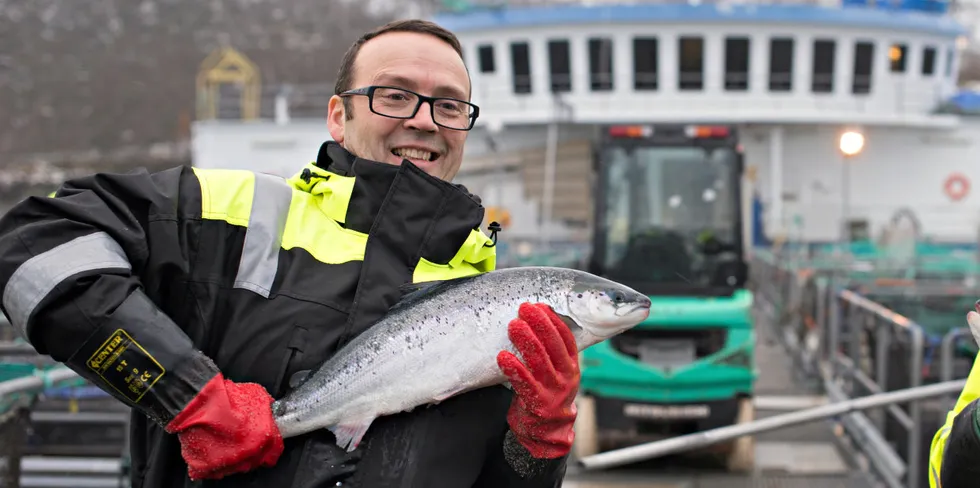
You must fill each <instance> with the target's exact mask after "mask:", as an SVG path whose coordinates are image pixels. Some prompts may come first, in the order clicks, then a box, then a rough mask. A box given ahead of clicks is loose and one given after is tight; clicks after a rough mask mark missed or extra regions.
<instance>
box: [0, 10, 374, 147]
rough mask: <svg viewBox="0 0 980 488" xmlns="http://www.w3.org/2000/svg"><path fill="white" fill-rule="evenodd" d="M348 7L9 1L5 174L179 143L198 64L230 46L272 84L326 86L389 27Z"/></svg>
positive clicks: (4, 34)
mask: <svg viewBox="0 0 980 488" xmlns="http://www.w3.org/2000/svg"><path fill="white" fill-rule="evenodd" d="M368 4H369V2H363V1H350V0H71V1H65V0H0V107H2V108H0V166H2V165H4V164H5V163H4V161H9V160H11V159H14V158H13V156H15V155H20V154H27V153H35V152H53V151H74V150H89V149H97V150H106V149H111V148H116V147H119V146H124V145H133V144H136V145H144V144H151V143H155V142H167V141H175V140H181V139H183V138H185V137H186V135H187V131H188V125H189V121H190V120H191V118H192V117H193V116H194V97H195V93H194V82H195V76H196V75H197V70H198V67H199V65H200V63H201V62H202V61H203V60H204V58H205V57H206V56H207V55H208V54H209V53H210V52H211V51H212V50H214V49H215V48H216V47H219V46H221V45H230V46H232V47H234V48H235V49H238V50H239V51H241V52H242V53H244V54H245V55H246V56H248V57H249V58H251V59H252V60H253V61H254V62H255V63H256V64H257V65H258V66H259V68H260V70H261V74H262V78H263V83H264V84H269V85H271V84H276V83H280V82H289V83H325V82H326V83H329V82H331V81H332V80H333V76H334V73H335V71H336V69H337V66H338V64H339V62H340V58H341V57H342V56H343V53H344V51H345V50H346V49H347V47H348V45H349V44H350V43H351V42H352V41H353V40H354V39H355V38H356V37H357V36H358V35H359V34H360V33H361V32H363V31H364V30H367V29H370V28H372V27H373V26H376V25H378V24H381V23H383V22H385V21H387V20H389V19H390V16H388V15H387V14H378V13H374V14H370V13H368V12H366V11H365V9H366V8H367V7H366V5H368Z"/></svg>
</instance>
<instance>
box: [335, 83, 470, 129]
mask: <svg viewBox="0 0 980 488" xmlns="http://www.w3.org/2000/svg"><path fill="white" fill-rule="evenodd" d="M350 95H364V96H366V97H368V105H369V106H370V107H371V111H372V112H374V113H376V114H378V115H382V116H384V117H391V118H393V119H411V118H413V117H415V114H417V113H418V111H419V107H421V106H422V103H423V102H428V103H429V111H430V113H431V114H432V120H433V121H435V123H436V125H439V126H440V127H445V128H447V129H452V130H470V129H472V128H473V124H474V123H475V122H476V118H477V117H478V116H479V115H480V107H477V106H476V105H473V104H472V103H470V102H465V101H463V100H457V99H455V98H447V97H427V96H425V95H421V94H419V93H415V92H413V91H411V90H406V89H404V88H398V87H394V86H365V87H363V88H354V89H353V90H347V91H345V92H343V93H341V94H340V96H342V97H343V96H350Z"/></svg>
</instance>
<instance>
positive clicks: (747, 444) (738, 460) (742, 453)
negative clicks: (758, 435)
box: [725, 398, 755, 473]
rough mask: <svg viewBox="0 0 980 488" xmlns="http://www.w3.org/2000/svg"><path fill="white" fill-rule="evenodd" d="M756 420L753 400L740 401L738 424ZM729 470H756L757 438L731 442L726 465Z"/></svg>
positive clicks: (745, 437) (742, 471)
mask: <svg viewBox="0 0 980 488" xmlns="http://www.w3.org/2000/svg"><path fill="white" fill-rule="evenodd" d="M753 420H755V405H754V404H753V403H752V399H751V398H742V399H740V400H739V401H738V416H737V417H736V419H735V423H736V424H745V423H748V422H752V421H753ZM725 464H726V465H727V467H728V470H729V471H731V472H735V473H750V472H752V470H753V469H754V468H755V437H754V436H743V437H739V438H738V439H735V440H734V441H732V442H731V444H730V445H729V449H728V455H727V459H726V463H725Z"/></svg>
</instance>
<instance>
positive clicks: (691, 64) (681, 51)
mask: <svg viewBox="0 0 980 488" xmlns="http://www.w3.org/2000/svg"><path fill="white" fill-rule="evenodd" d="M677 48H678V53H677V58H678V60H679V62H680V66H679V68H680V73H679V80H678V81H679V88H680V89H681V90H701V89H703V88H704V39H703V38H701V37H681V38H680V39H679V40H678V45H677Z"/></svg>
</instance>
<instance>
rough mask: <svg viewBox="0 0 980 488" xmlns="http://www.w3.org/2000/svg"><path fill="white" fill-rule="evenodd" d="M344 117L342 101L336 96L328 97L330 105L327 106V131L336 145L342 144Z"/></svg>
mask: <svg viewBox="0 0 980 488" xmlns="http://www.w3.org/2000/svg"><path fill="white" fill-rule="evenodd" d="M346 116H347V112H346V111H345V109H344V99H343V98H341V97H339V96H337V95H334V96H332V97H330V104H329V105H328V106H327V130H329V131H330V137H332V138H333V140H335V141H337V143H338V144H343V143H344V120H345V118H346Z"/></svg>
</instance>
